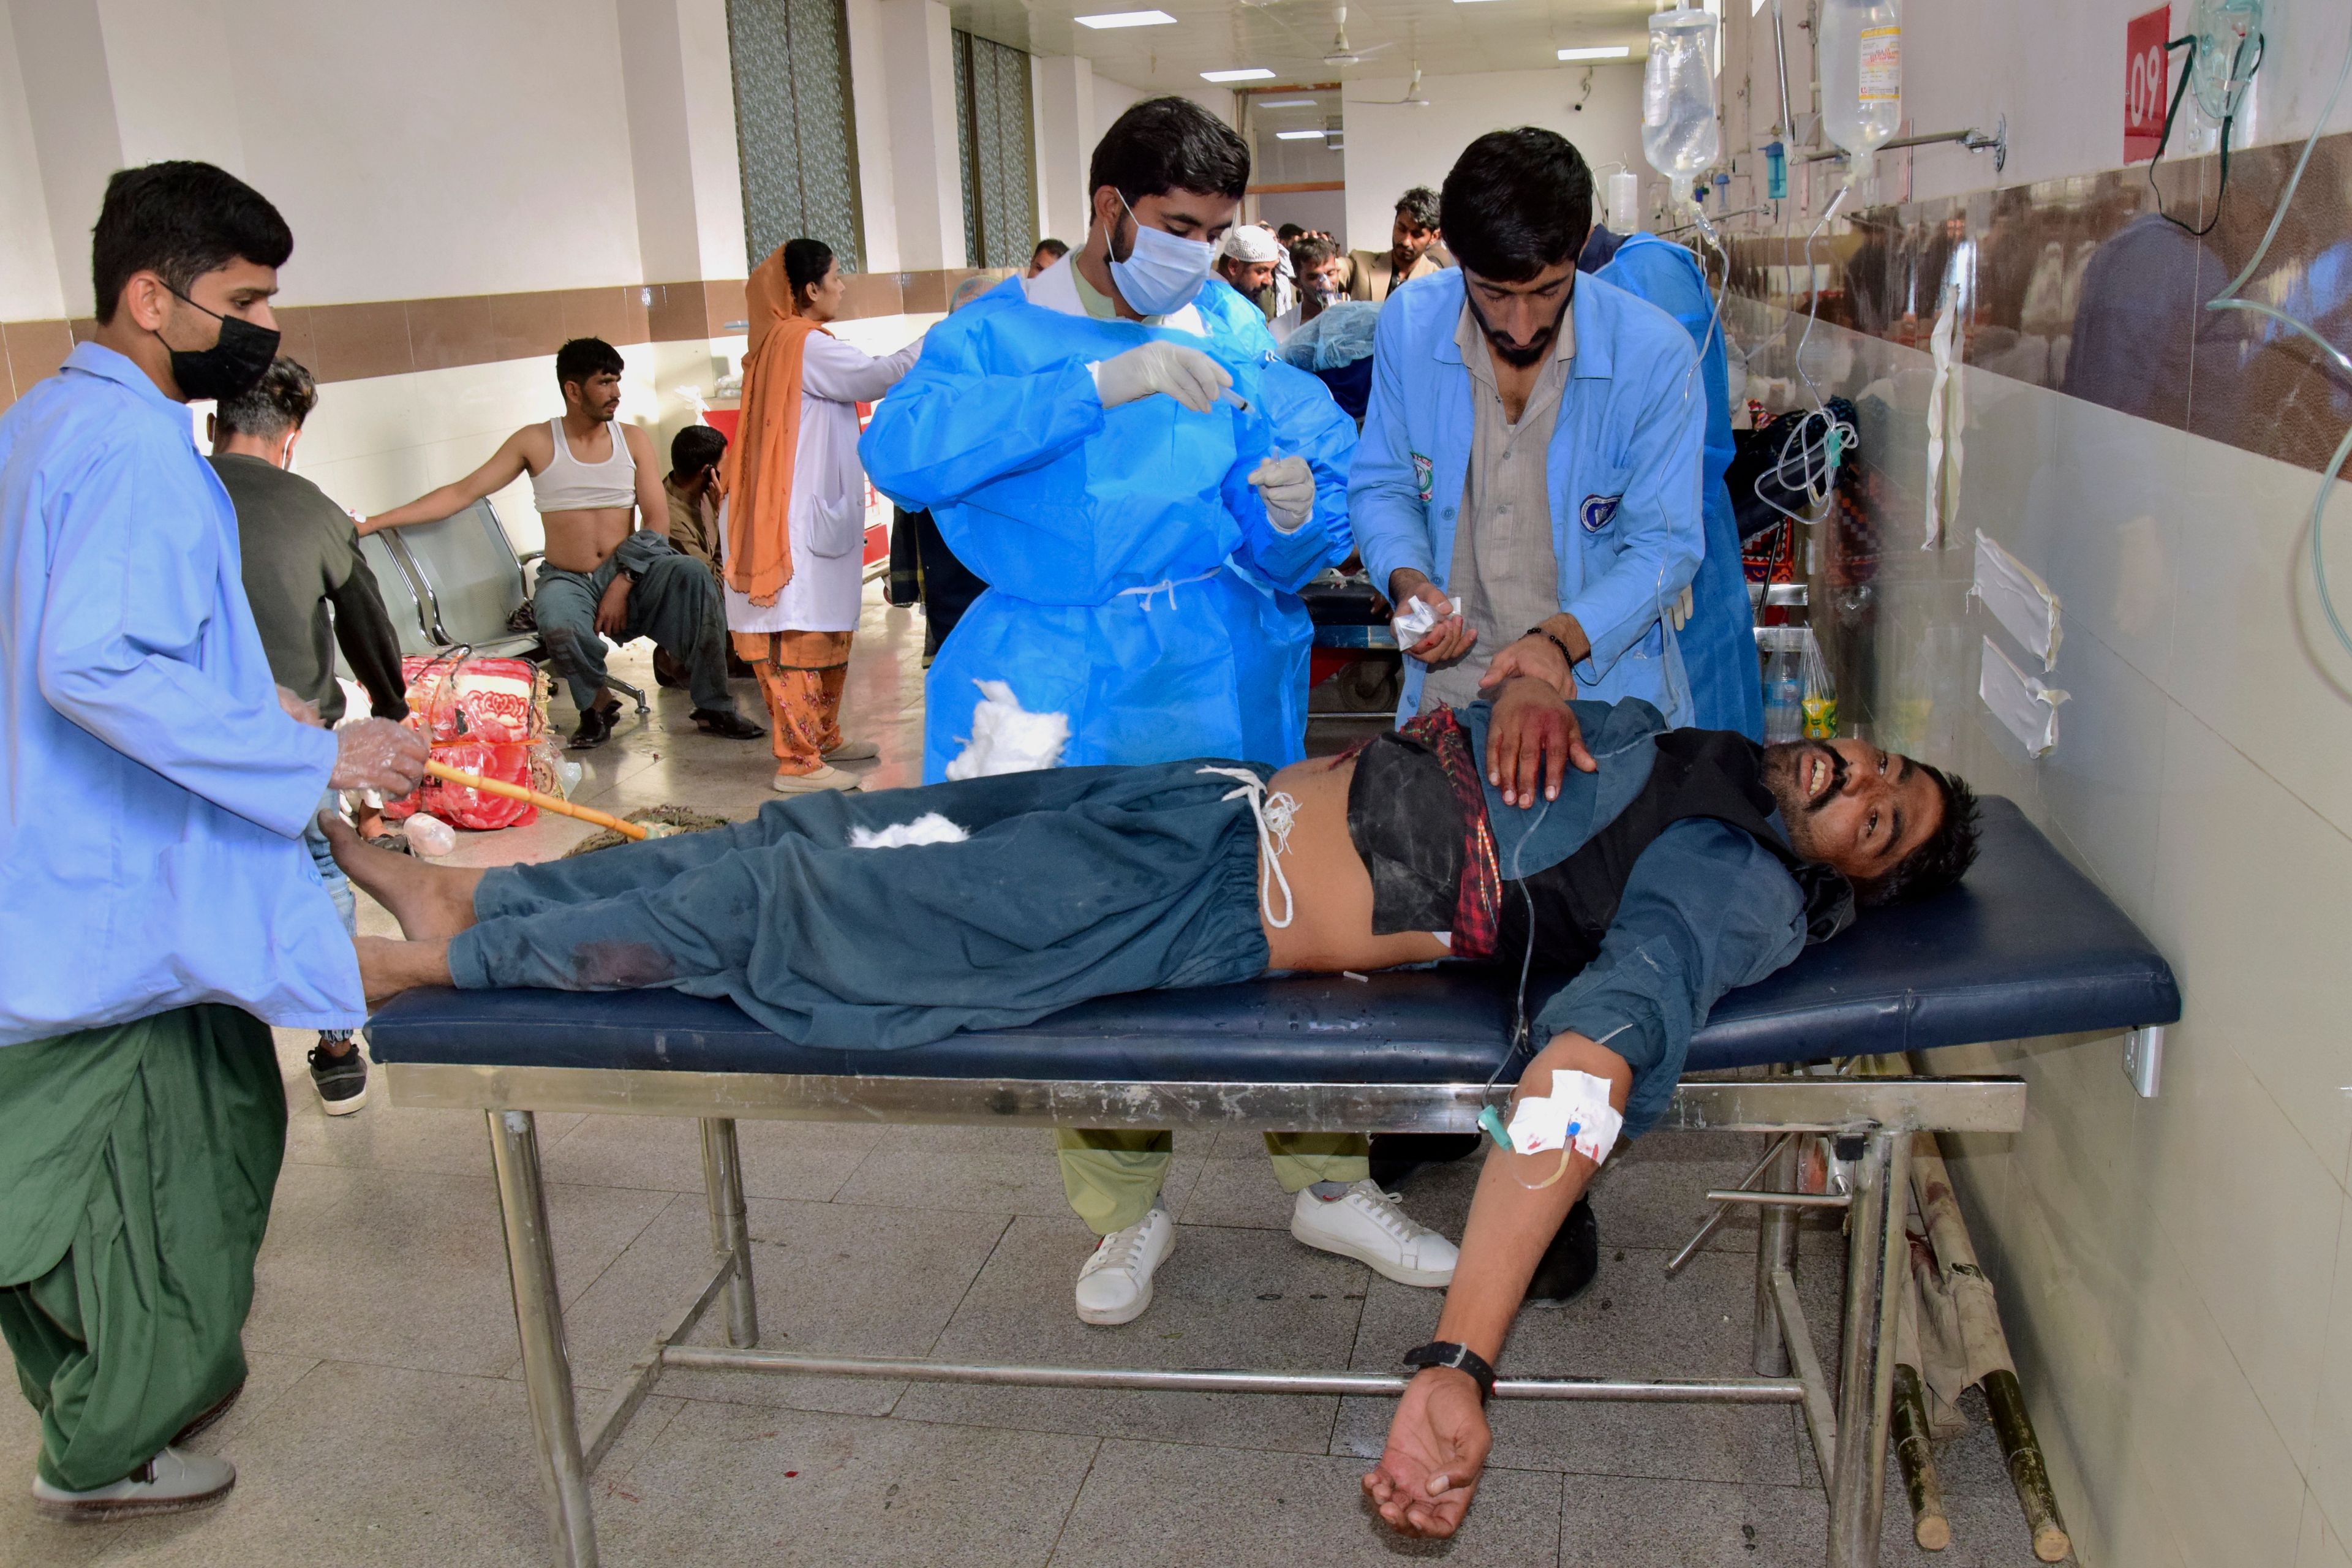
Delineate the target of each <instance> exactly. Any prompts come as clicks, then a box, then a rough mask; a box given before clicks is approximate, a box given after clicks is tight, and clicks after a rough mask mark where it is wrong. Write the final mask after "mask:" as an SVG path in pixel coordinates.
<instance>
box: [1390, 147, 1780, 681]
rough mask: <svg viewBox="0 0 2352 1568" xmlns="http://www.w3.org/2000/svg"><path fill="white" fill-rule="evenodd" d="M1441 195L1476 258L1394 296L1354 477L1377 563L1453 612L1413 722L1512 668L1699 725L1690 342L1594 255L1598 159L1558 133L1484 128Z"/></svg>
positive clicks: (1431, 645)
mask: <svg viewBox="0 0 2352 1568" xmlns="http://www.w3.org/2000/svg"><path fill="white" fill-rule="evenodd" d="M1440 208H1441V211H1442V213H1443V215H1444V226H1445V243H1446V247H1447V248H1448V249H1450V250H1451V251H1452V252H1453V253H1454V260H1455V261H1456V262H1457V263H1458V264H1459V265H1458V266H1456V267H1454V268H1449V269H1448V270H1446V271H1444V272H1442V273H1439V274H1438V275H1436V276H1435V277H1432V278H1423V279H1416V280H1414V281H1413V282H1412V283H1408V284H1406V285H1405V286H1404V287H1402V288H1401V289H1398V290H1397V291H1396V293H1394V294H1393V295H1391V297H1390V299H1389V302H1388V304H1387V305H1386V306H1384V307H1383V308H1382V310H1381V321H1380V328H1379V331H1378V333H1377V336H1376V338H1375V346H1374V350H1373V369H1372V391H1371V400H1370V405H1369V406H1368V408H1367V409H1366V411H1365V419H1364V433H1363V439H1362V442H1361V444H1360V446H1359V447H1358V448H1357V451H1356V462H1355V468H1354V470H1353V473H1352V476H1351V478H1350V480H1349V502H1350V506H1351V517H1350V521H1351V523H1352V525H1353V527H1354V530H1355V534H1356V542H1357V545H1358V548H1359V549H1360V551H1361V552H1362V554H1363V558H1364V563H1365V565H1366V566H1367V567H1368V568H1370V571H1371V574H1372V581H1373V582H1374V583H1375V584H1380V585H1381V587H1382V588H1383V589H1384V590H1385V591H1386V592H1387V593H1388V595H1389V596H1390V598H1391V600H1392V601H1393V602H1394V603H1396V604H1397V605H1399V607H1400V608H1401V609H1402V608H1405V607H1406V606H1408V605H1411V604H1412V603H1413V602H1415V601H1418V602H1419V603H1421V604H1423V605H1426V606H1428V607H1429V608H1430V609H1431V610H1432V611H1433V612H1435V613H1436V614H1437V615H1438V616H1439V620H1438V624H1437V625H1436V626H1435V628H1434V629H1433V630H1432V631H1431V632H1430V633H1429V634H1428V635H1427V636H1426V637H1423V639H1422V640H1421V641H1420V642H1418V643H1416V644H1414V645H1412V647H1409V648H1408V649H1407V650H1406V651H1407V658H1406V660H1405V679H1404V696H1403V701H1402V713H1401V717H1402V718H1411V717H1412V716H1413V715H1414V714H1415V713H1419V712H1427V711H1429V710H1431V709H1433V708H1435V707H1440V706H1449V705H1451V706H1459V705H1462V704H1464V703H1466V702H1469V701H1473V700H1476V698H1477V696H1478V694H1479V691H1480V689H1481V687H1480V683H1481V682H1482V681H1489V682H1491V681H1494V680H1498V679H1500V678H1501V676H1502V675H1503V674H1504V673H1507V672H1516V673H1519V674H1525V675H1532V676H1538V677H1540V678H1541V679H1546V680H1549V681H1550V682H1551V683H1552V684H1553V685H1554V686H1556V687H1558V688H1559V689H1560V691H1561V694H1562V695H1563V696H1572V697H1581V698H1591V699H1593V700H1599V701H1612V702H1613V701H1616V700H1621V699H1623V698H1628V697H1638V698H1640V699H1642V700H1644V701H1646V702H1648V703H1650V704H1652V705H1653V706H1654V707H1655V708H1656V709H1657V710H1659V711H1660V712H1661V713H1663V714H1664V715H1665V718H1666V721H1667V723H1668V724H1670V725H1677V726H1679V725H1685V724H1690V723H1693V722H1695V721H1696V707H1695V704H1694V701H1693V695H1692V681H1691V678H1690V675H1689V672H1688V669H1687V667H1686V666H1687V661H1686V658H1685V645H1684V642H1683V638H1682V635H1681V631H1680V628H1679V622H1680V621H1681V619H1682V608H1681V606H1682V604H1683V600H1684V590H1685V588H1687V587H1689V586H1690V584H1691V581H1692V579H1693V577H1694V576H1695V575H1696V573H1697V572H1698V569H1699V563H1700V562H1701V560H1702V558H1703V557H1704V556H1705V554H1706V543H1707V541H1706V521H1705V508H1704V505H1703V503H1702V500H1701V481H1702V471H1701V458H1702V452H1703V447H1704V439H1705V435H1706V414H1707V399H1706V387H1705V385H1704V384H1702V380H1701V377H1700V374H1699V363H1698V356H1697V353H1696V350H1695V349H1694V348H1693V346H1692V343H1691V339H1690V336H1689V334H1688V333H1686V332H1685V331H1683V329H1682V328H1681V327H1680V326H1678V325H1676V323H1675V319H1674V318H1673V317H1672V316H1670V315H1668V314H1666V313H1665V312H1664V310H1659V309H1658V308H1657V307H1655V306H1654V305H1651V304H1649V303H1647V302H1646V301H1644V300H1640V299H1637V298H1635V297H1634V296H1633V294H1631V293H1629V292H1627V291H1626V290H1625V289H1621V288H1618V287H1617V286H1616V285H1615V284H1612V283H1610V282H1608V281H1606V280H1604V279H1600V278H1593V277H1581V276H1579V274H1578V273H1577V271H1576V258H1577V255H1578V253H1579V252H1580V249H1581V248H1582V247H1583V245H1584V241H1585V237H1586V234H1587V232H1588V231H1589V230H1590V229H1591V221H1592V218H1591V213H1592V175H1591V170H1589V169H1588V168H1587V167H1586V166H1585V163H1584V160H1583V158H1582V157H1581V156H1580V155H1579V153H1577V151H1576V149H1575V148H1574V147H1571V146H1570V145H1569V143H1568V142H1567V141H1566V140H1564V139H1563V138H1561V137H1560V136H1559V135H1558V134H1556V133H1554V132H1549V131H1543V130H1538V129H1536V128H1534V127H1521V128H1519V129H1517V130H1515V131H1498V132H1490V133H1489V134H1487V135H1485V136H1482V137H1480V138H1478V139H1477V140H1476V141H1475V142H1472V143H1471V144H1470V145H1469V146H1468V147H1467V148H1466V149H1465V150H1464V152H1463V153H1462V156H1461V157H1460V158H1459V159H1458V160H1457V161H1456V162H1455V163H1454V168H1453V171H1452V172H1451V173H1450V174H1447V175H1446V179H1445V186H1444V192H1443V193H1442V195H1441V197H1440ZM1457 606H1458V608H1457ZM1748 663H1749V665H1750V667H1751V668H1752V666H1753V664H1754V658H1753V655H1752V654H1751V655H1750V656H1749V659H1748Z"/></svg>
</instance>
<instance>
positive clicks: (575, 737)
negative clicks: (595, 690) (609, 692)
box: [565, 697, 621, 752]
mask: <svg viewBox="0 0 2352 1568" xmlns="http://www.w3.org/2000/svg"><path fill="white" fill-rule="evenodd" d="M620 716H621V700H620V699H619V698H617V697H616V698H614V699H613V700H612V701H610V702H607V703H605V704H604V705H603V706H602V707H597V708H591V709H589V710H587V711H586V712H584V713H583V714H581V715H580V728H578V729H577V730H574V731H572V739H571V740H570V741H568V742H565V744H566V745H568V746H570V747H571V749H572V750H573V751H575V752H593V751H594V750H595V749H596V748H597V747H599V746H601V745H603V744H604V742H607V741H609V740H611V739H612V738H613V722H614V720H616V719H618V718H620Z"/></svg>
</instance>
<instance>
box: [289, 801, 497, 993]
mask: <svg viewBox="0 0 2352 1568" xmlns="http://www.w3.org/2000/svg"><path fill="white" fill-rule="evenodd" d="M319 822H320V826H322V827H324V828H325V829H326V834H327V844H328V846H329V847H331V848H332V849H333V850H334V852H335V864H336V865H338V866H341V868H343V875H344V876H346V877H349V878H350V879H352V881H353V882H354V883H356V884H358V885H359V886H360V887H362V888H363V889H366V890H367V893H368V896H369V897H370V898H373V900H375V901H376V902H377V903H380V904H382V905H383V907H384V908H385V909H387V910H391V911H392V918H393V919H394V920H396V921H399V922H400V929H401V931H402V932H403V933H404V934H405V935H406V936H407V937H408V939H409V940H410V941H411V942H429V941H432V940H433V939H435V938H447V937H453V936H456V935H457V933H458V932H459V931H466V930H467V929H469V928H470V927H471V926H472V925H473V923H474V889H476V888H477V887H478V886H479V885H480V884H481V880H482V873H481V871H480V869H479V868H473V867H459V866H428V865H426V864H425V862H424V861H422V860H419V859H417V858H415V856H412V855H402V854H399V853H397V852H396V851H394V850H391V849H380V848H378V847H376V846H374V845H373V844H370V843H369V842H367V841H366V840H365V839H363V838H362V837H360V836H359V835H358V834H357V833H355V832H353V831H352V825H351V824H350V823H348V822H345V821H344V820H343V819H342V817H341V815H340V814H338V813H335V812H321V813H320V816H319ZM414 984H422V983H421V982H417V983H414ZM441 984H445V985H446V984H448V982H447V981H446V980H444V981H442V982H441Z"/></svg>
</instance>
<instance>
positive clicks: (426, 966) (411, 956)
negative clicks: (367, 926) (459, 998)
mask: <svg viewBox="0 0 2352 1568" xmlns="http://www.w3.org/2000/svg"><path fill="white" fill-rule="evenodd" d="M352 946H354V947H355V948H357V949H358V950H359V955H360V984H361V986H362V989H364V990H365V991H366V993H367V1001H368V1005H369V1006H370V1007H376V1006H381V1005H383V1004H384V1003H386V1002H389V1001H391V1000H392V999H393V998H394V996H397V995H399V994H401V993H402V992H404V991H413V990H415V988H416V987H417V986H419V985H446V984H449V942H448V939H447V938H446V937H444V938H440V939H438V940H436V941H433V942H394V941H393V940H392V939H391V938H390V937H388V936H363V937H359V938H356V939H354V941H353V942H352Z"/></svg>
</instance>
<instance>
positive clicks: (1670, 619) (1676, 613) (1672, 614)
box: [1666, 584, 1691, 631]
mask: <svg viewBox="0 0 2352 1568" xmlns="http://www.w3.org/2000/svg"><path fill="white" fill-rule="evenodd" d="M1690 617H1691V591H1690V585H1689V584H1684V585H1683V591H1682V596H1681V597H1679V598H1677V599H1676V600H1675V602H1674V603H1673V604H1671V605H1667V606H1666V625H1668V626H1672V627H1674V628H1675V630H1676V631H1680V630H1682V629H1683V627H1684V626H1685V625H1686V624H1688V622H1689V620H1690Z"/></svg>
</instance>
